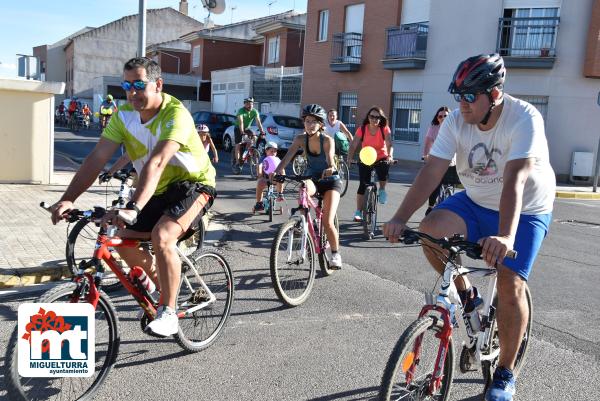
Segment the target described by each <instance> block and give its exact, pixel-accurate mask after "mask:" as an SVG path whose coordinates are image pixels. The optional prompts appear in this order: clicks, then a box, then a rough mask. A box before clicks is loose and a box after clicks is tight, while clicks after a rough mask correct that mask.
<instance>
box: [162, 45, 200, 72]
mask: <svg viewBox="0 0 600 401" xmlns="http://www.w3.org/2000/svg"><path fill="white" fill-rule="evenodd" d="M178 58H179V72H178V71H177V64H178V60H177V59H178ZM191 60H192V55H191V53H189V52H178V51H172V50H168V51H167V50H161V51H159V53H158V64H159V65H160V68H161V70H162V71H163V72H170V73H172V74H177V73H179V74H187V73H188V72H190V68H191Z"/></svg>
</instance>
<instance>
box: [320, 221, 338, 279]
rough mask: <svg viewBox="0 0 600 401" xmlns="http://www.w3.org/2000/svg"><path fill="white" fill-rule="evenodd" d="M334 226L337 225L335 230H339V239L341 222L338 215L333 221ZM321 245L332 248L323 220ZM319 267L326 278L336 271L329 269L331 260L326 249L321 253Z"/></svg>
mask: <svg viewBox="0 0 600 401" xmlns="http://www.w3.org/2000/svg"><path fill="white" fill-rule="evenodd" d="M333 224H334V225H335V229H336V230H337V232H338V237H339V234H340V222H339V220H338V217H337V214H336V215H335V217H334V219H333ZM321 244H327V245H326V246H324V248H330V247H331V246H330V245H329V243H328V240H327V234H326V233H325V229H324V227H323V220H321ZM319 267H321V272H323V274H324V275H325V276H331V274H332V273H333V272H334V271H335V270H336V269H330V268H329V258H328V257H327V254H326V253H325V249H322V252H321V253H319Z"/></svg>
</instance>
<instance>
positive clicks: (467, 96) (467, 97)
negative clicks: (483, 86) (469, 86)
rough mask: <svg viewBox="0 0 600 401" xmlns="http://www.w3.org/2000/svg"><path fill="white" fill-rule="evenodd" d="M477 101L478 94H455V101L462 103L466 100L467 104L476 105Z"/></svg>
mask: <svg viewBox="0 0 600 401" xmlns="http://www.w3.org/2000/svg"><path fill="white" fill-rule="evenodd" d="M476 99H477V93H455V94H454V100H456V101H457V102H460V101H461V100H464V101H465V102H467V103H474V102H475V100H476Z"/></svg>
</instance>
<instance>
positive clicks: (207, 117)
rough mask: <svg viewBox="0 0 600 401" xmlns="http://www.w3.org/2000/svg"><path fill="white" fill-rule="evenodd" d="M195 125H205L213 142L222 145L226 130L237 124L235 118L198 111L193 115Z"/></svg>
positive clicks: (228, 115) (229, 115)
mask: <svg viewBox="0 0 600 401" xmlns="http://www.w3.org/2000/svg"><path fill="white" fill-rule="evenodd" d="M192 117H193V118H194V123H195V124H196V125H198V124H204V125H207V126H208V129H209V130H210V137H211V138H212V140H213V142H214V143H215V145H216V144H220V143H221V141H222V139H223V133H224V132H225V130H226V129H227V128H228V127H229V126H231V125H232V124H233V123H234V122H235V116H233V115H231V114H225V113H214V112H212V111H197V112H195V113H193V114H192Z"/></svg>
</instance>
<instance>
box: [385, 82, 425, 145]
mask: <svg viewBox="0 0 600 401" xmlns="http://www.w3.org/2000/svg"><path fill="white" fill-rule="evenodd" d="M421 97H422V94H421V93H394V114H393V119H392V121H393V126H392V127H391V128H392V133H393V135H394V141H405V142H413V143H419V130H420V128H421Z"/></svg>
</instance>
